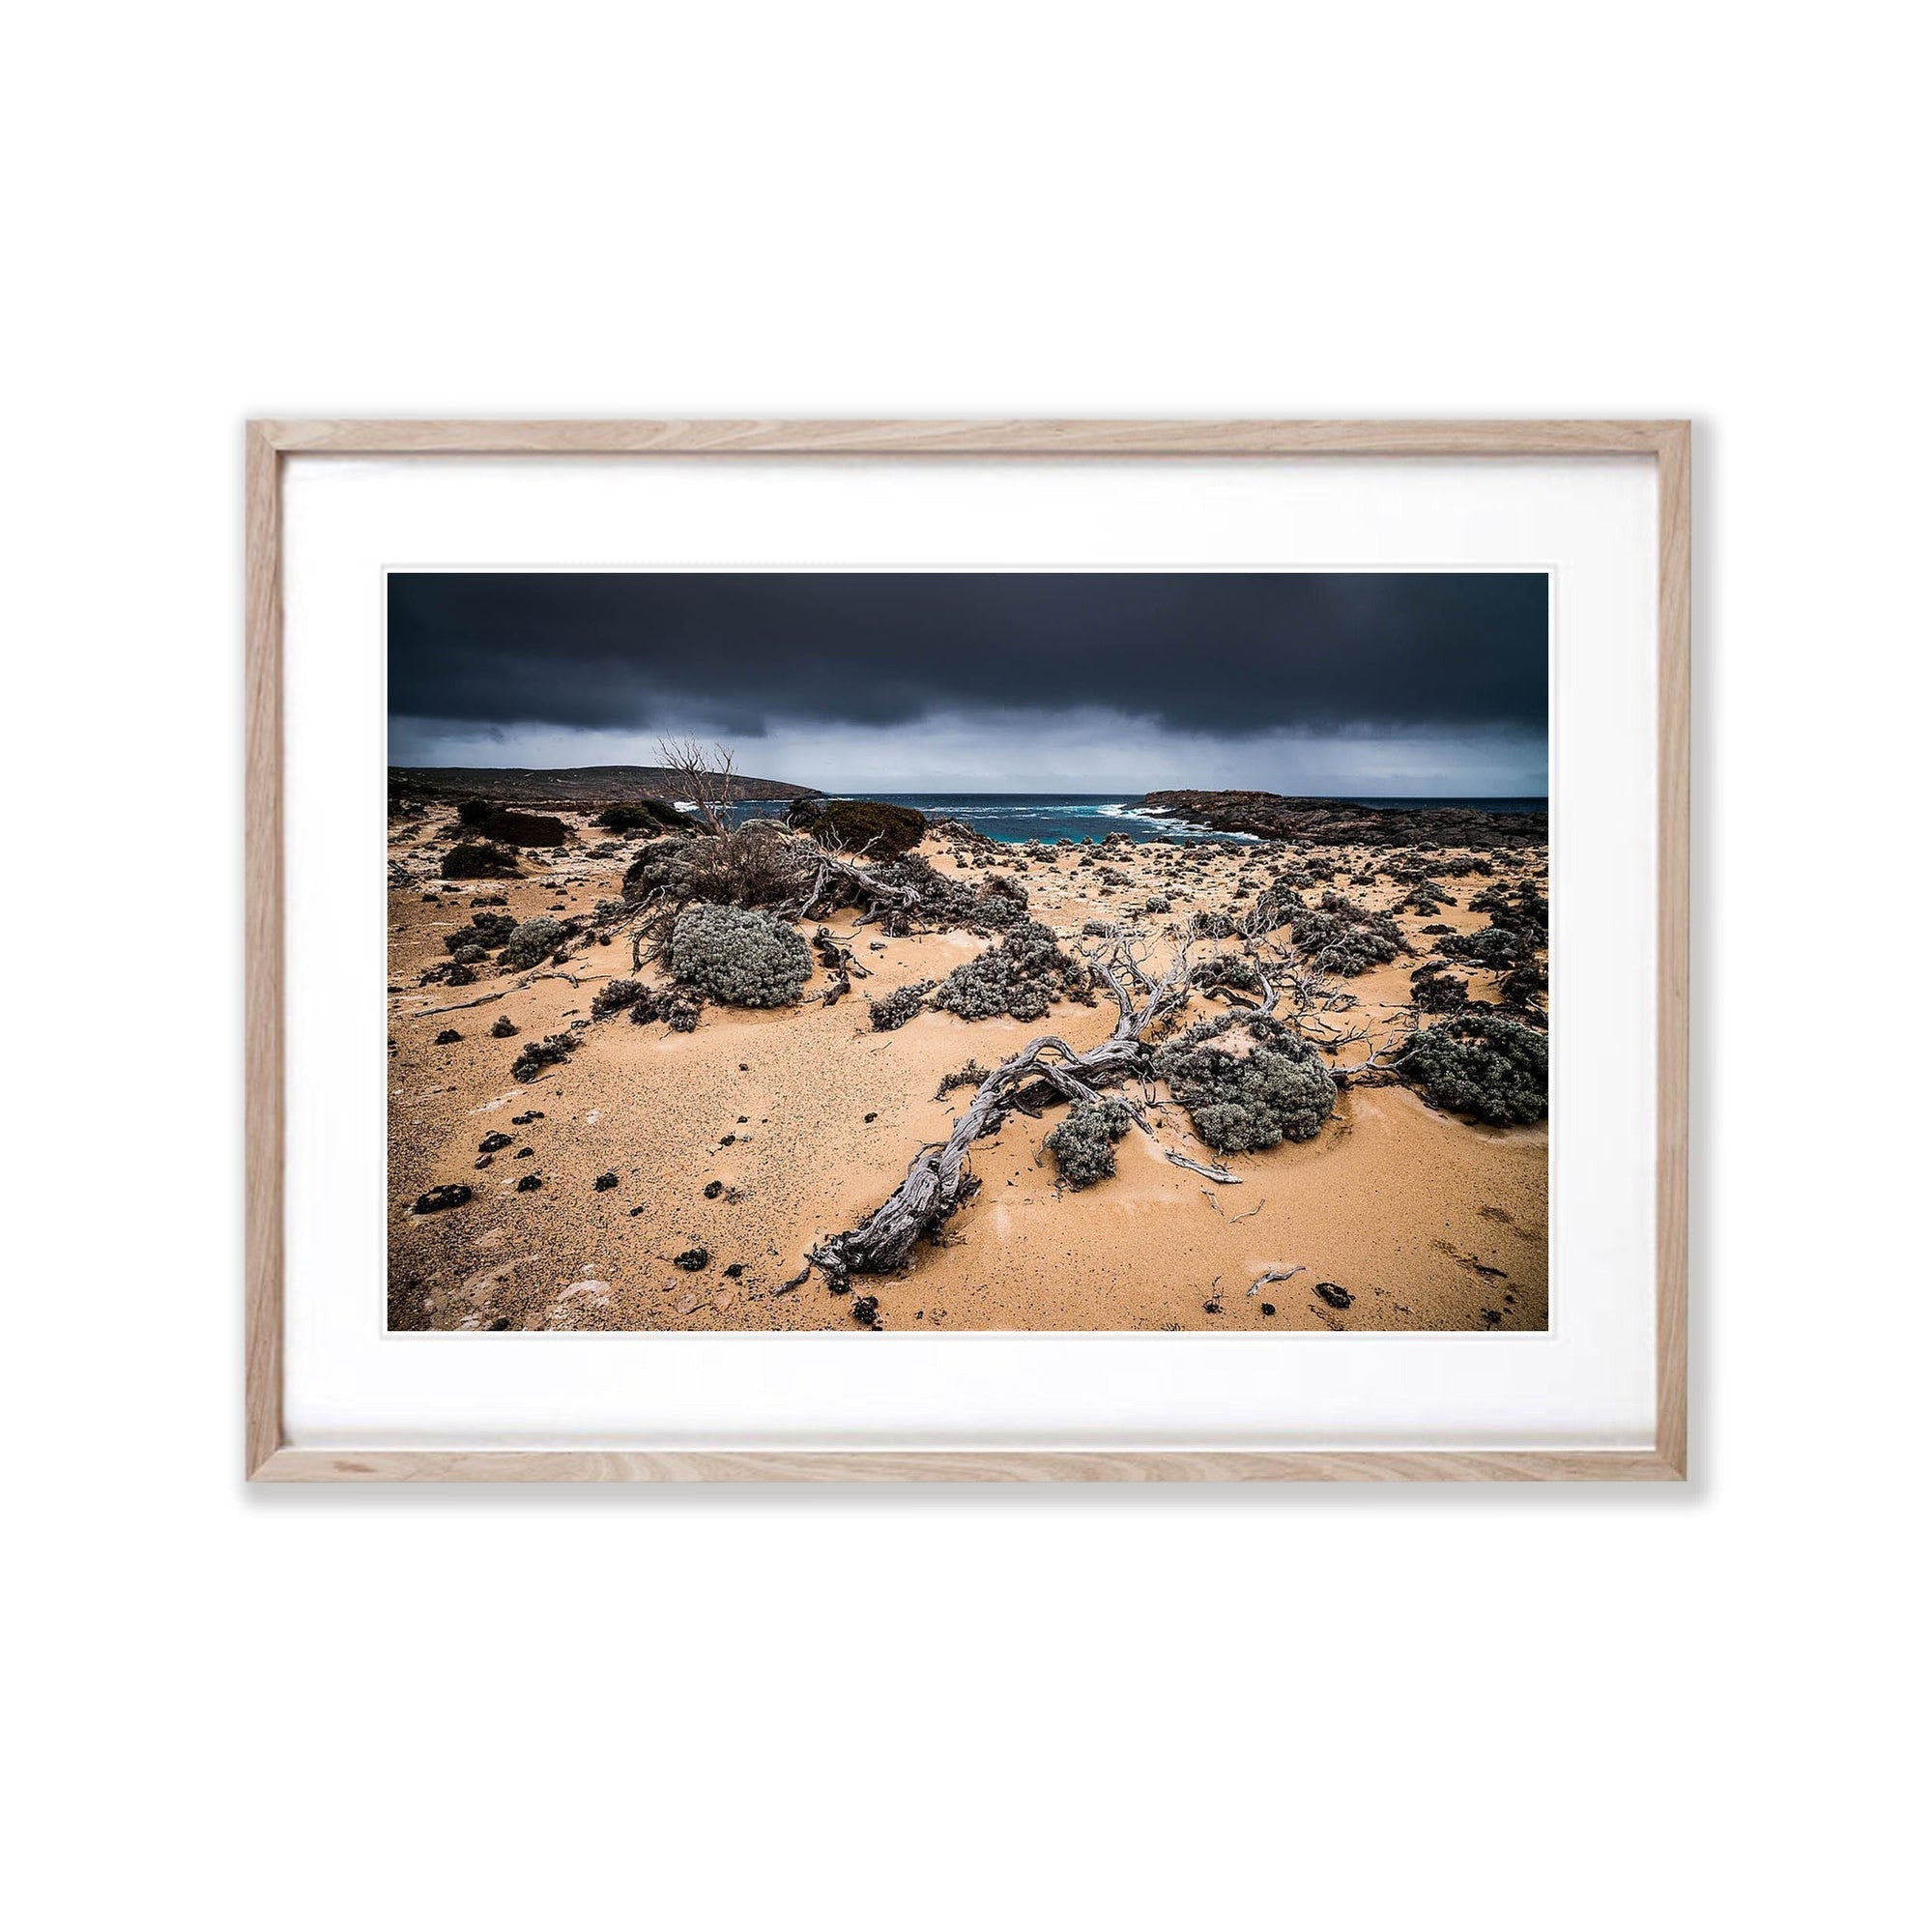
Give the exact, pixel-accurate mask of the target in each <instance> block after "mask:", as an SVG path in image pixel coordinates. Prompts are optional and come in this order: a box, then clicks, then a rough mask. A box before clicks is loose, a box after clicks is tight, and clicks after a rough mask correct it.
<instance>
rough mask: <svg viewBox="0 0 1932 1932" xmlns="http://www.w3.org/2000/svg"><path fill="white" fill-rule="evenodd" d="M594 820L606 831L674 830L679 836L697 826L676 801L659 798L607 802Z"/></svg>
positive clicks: (692, 830) (593, 821) (684, 834)
mask: <svg viewBox="0 0 1932 1932" xmlns="http://www.w3.org/2000/svg"><path fill="white" fill-rule="evenodd" d="M591 822H592V823H593V824H598V825H601V826H603V828H604V829H605V831H607V832H649V831H663V832H676V833H678V835H679V836H680V837H681V836H687V835H689V834H690V833H692V832H695V831H696V830H697V829H698V826H697V822H696V821H695V820H692V819H689V818H687V817H685V815H684V814H683V813H682V812H680V811H679V810H678V808H677V806H676V805H667V804H666V803H665V802H664V800H663V799H662V798H638V799H635V800H633V801H631V802H629V803H625V804H619V805H606V806H605V807H604V809H603V810H602V811H601V812H599V813H598V814H597V816H596V818H595V819H594V820H592V821H591Z"/></svg>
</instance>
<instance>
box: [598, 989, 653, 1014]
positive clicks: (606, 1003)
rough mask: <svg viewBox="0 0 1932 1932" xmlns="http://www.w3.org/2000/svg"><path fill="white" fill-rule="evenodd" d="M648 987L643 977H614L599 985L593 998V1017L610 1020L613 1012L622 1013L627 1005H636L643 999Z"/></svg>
mask: <svg viewBox="0 0 1932 1932" xmlns="http://www.w3.org/2000/svg"><path fill="white" fill-rule="evenodd" d="M647 990H648V989H647V988H646V986H645V984H644V982H643V981H642V980H641V979H614V980H611V981H610V982H609V983H608V984H607V985H604V986H600V987H598V989H597V991H596V993H595V995H593V996H592V998H591V1019H592V1020H608V1019H609V1018H610V1017H611V1015H612V1014H613V1013H621V1012H622V1011H623V1010H624V1009H625V1007H627V1006H635V1005H636V1004H637V1002H638V1001H639V1000H640V999H642V998H643V997H644V995H645V993H646V992H647Z"/></svg>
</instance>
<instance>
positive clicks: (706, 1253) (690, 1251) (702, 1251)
mask: <svg viewBox="0 0 1932 1932" xmlns="http://www.w3.org/2000/svg"><path fill="white" fill-rule="evenodd" d="M710 1258H711V1251H710V1250H709V1249H708V1248H687V1249H685V1251H684V1252H683V1254H678V1255H676V1256H674V1257H673V1259H672V1263H671V1265H672V1266H673V1267H674V1268H682V1269H683V1270H684V1272H685V1273H686V1274H687V1275H695V1274H696V1273H697V1272H698V1270H699V1269H700V1268H702V1267H703V1266H704V1265H705V1264H706V1262H707V1261H708V1260H709V1259H710Z"/></svg>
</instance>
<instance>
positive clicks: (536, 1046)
mask: <svg viewBox="0 0 1932 1932" xmlns="http://www.w3.org/2000/svg"><path fill="white" fill-rule="evenodd" d="M576 1051H577V1036H576V1034H574V1033H552V1034H550V1035H549V1036H548V1037H547V1038H545V1039H541V1040H533V1041H531V1042H530V1044H529V1045H528V1046H527V1047H525V1048H524V1050H523V1052H522V1053H519V1054H518V1055H517V1056H516V1058H515V1059H514V1060H512V1061H511V1062H510V1079H511V1080H513V1081H516V1083H517V1084H518V1085H519V1086H521V1085H523V1084H524V1082H525V1081H533V1080H534V1079H535V1078H536V1077H537V1075H538V1074H540V1073H541V1072H542V1071H543V1070H544V1068H545V1067H554V1066H559V1065H561V1064H562V1062H563V1061H564V1060H565V1059H567V1058H568V1057H569V1055H570V1054H572V1053H575V1052H576Z"/></svg>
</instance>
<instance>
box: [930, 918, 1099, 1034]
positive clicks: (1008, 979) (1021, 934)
mask: <svg viewBox="0 0 1932 1932" xmlns="http://www.w3.org/2000/svg"><path fill="white" fill-rule="evenodd" d="M1074 970H1075V968H1074V963H1073V961H1071V960H1070V959H1068V957H1067V956H1066V954H1065V953H1063V952H1062V951H1061V950H1060V947H1059V941H1058V940H1056V939H1055V938H1054V937H1053V932H1052V930H1051V929H1050V928H1048V927H1046V926H1042V925H1039V924H1037V923H1036V922H1035V921H1033V920H1031V919H1025V920H1023V921H1022V922H1021V923H1020V924H1019V925H1017V926H1013V927H1010V928H1009V929H1008V930H1007V931H1006V932H1005V933H1003V934H1002V935H1001V936H1000V937H999V939H998V941H997V943H996V944H994V945H991V946H989V947H988V948H987V949H986V951H985V952H983V953H981V954H980V956H979V957H978V958H977V959H976V960H968V961H967V962H966V965H965V966H955V967H954V968H953V969H952V971H951V972H949V973H948V974H947V975H946V976H945V978H944V979H943V980H941V981H940V982H939V990H938V991H937V993H936V994H934V995H933V1004H934V1005H935V1006H941V1007H943V1008H944V1009H945V1010H946V1011H947V1012H948V1013H957V1014H958V1015H959V1016H960V1018H961V1019H962V1020H991V1019H993V1018H995V1016H996V1015H998V1014H1002V1013H1005V1014H1010V1015H1011V1016H1012V1017H1013V1018H1014V1019H1015V1020H1044V1019H1045V1018H1046V1017H1047V1007H1048V1004H1049V1003H1050V1002H1051V1001H1052V1000H1054V999H1057V998H1059V997H1061V996H1062V995H1064V993H1065V992H1066V990H1067V982H1068V975H1069V974H1071V973H1073V971H1074Z"/></svg>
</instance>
